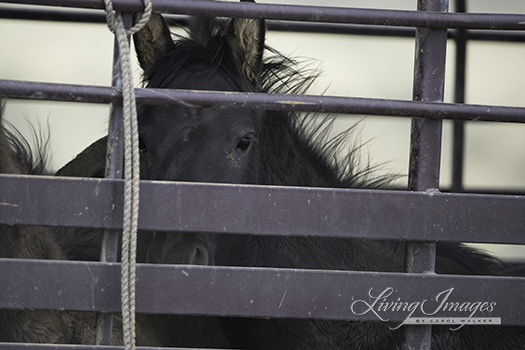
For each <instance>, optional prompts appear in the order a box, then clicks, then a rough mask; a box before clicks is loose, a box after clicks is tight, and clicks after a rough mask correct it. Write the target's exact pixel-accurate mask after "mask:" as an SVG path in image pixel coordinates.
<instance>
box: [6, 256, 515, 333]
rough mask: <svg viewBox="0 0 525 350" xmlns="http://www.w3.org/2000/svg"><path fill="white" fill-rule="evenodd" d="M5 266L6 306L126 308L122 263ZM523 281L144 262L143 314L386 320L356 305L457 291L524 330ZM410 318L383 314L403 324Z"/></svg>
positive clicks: (456, 298)
mask: <svg viewBox="0 0 525 350" xmlns="http://www.w3.org/2000/svg"><path fill="white" fill-rule="evenodd" d="M0 263H1V264H2V269H1V270H0V278H1V280H2V281H3V282H5V283H2V284H0V308H3V309H14V308H31V309H62V310H76V311H102V312H118V311H119V310H120V303H119V297H120V285H119V278H118V277H119V274H120V270H119V264H116V263H99V262H71V261H69V262H63V261H47V260H40V261H38V260H23V259H0ZM21 276H24V278H21ZM50 281H53V283H49V282H50ZM524 283H525V279H524V278H517V277H482V276H459V275H458V276H452V275H427V276H425V277H424V278H421V275H419V274H406V273H380V272H374V273H370V272H356V271H326V270H296V269H275V268H242V267H218V266H196V265H193V266H191V265H158V264H153V265H148V264H139V265H138V266H137V312H138V313H151V314H187V315H210V316H241V317H244V316H246V317H279V318H282V317H292V318H316V319H332V320H359V321H379V320H378V318H377V315H376V314H375V313H373V312H371V311H370V312H364V311H365V309H366V307H364V306H365V305H364V303H359V302H358V303H355V302H356V301H359V300H363V301H366V302H368V303H371V302H372V301H373V299H371V295H374V296H375V295H379V294H380V293H381V292H382V291H384V290H385V289H387V288H392V289H393V293H394V294H392V295H391V298H392V299H393V300H397V298H398V297H400V298H402V301H411V302H415V301H423V299H426V300H428V301H427V302H426V305H425V306H426V307H428V308H432V307H433V306H434V307H435V306H437V305H435V304H434V302H435V299H434V298H435V297H436V295H437V294H438V293H440V292H443V291H445V290H448V289H450V288H453V291H452V294H451V295H450V296H449V297H448V301H450V302H466V301H469V302H472V300H476V301H487V302H493V303H495V306H494V309H493V311H492V312H484V313H483V314H476V315H475V316H476V317H500V318H501V324H503V325H525V313H522V312H514V313H509V312H508V310H515V309H516V305H522V304H523V303H525V294H524V293H523V291H522V289H523V285H524ZM203 286H206V287H205V288H203ZM268 286H272V287H271V288H268ZM369 293H370V294H369ZM59 295H60V297H58V296H59ZM427 311H428V309H427ZM408 313H409V311H408V310H406V312H405V313H403V312H397V311H391V310H390V311H387V312H384V313H381V314H382V315H384V316H385V318H386V319H390V320H391V321H392V322H402V321H404V320H405V318H406V317H407V316H408ZM418 314H419V312H416V313H415V314H414V315H413V316H414V317H417V316H418ZM469 314H470V313H469ZM451 315H454V313H453V312H452V313H448V314H447V313H444V314H443V317H451ZM455 316H457V317H461V316H462V315H458V314H457V313H456V314H455ZM463 316H465V317H467V316H468V315H463Z"/></svg>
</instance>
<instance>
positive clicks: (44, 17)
mask: <svg viewBox="0 0 525 350" xmlns="http://www.w3.org/2000/svg"><path fill="white" fill-rule="evenodd" d="M0 18H7V19H22V20H40V21H59V22H76V23H79V22H86V23H104V24H105V23H106V15H105V14H104V13H98V12H96V13H93V12H87V13H84V12H79V11H67V10H62V9H60V10H53V9H52V10H48V9H40V10H33V9H26V8H2V7H1V6H0ZM165 18H166V19H167V20H168V21H169V22H170V23H177V24H179V25H182V26H186V25H187V24H188V17H186V16H179V15H165ZM266 24H267V29H268V30H270V31H284V32H296V33H324V34H345V35H370V36H389V37H405V38H413V37H414V34H415V32H414V29H412V28H395V27H384V26H370V25H369V26H365V25H352V24H340V23H339V24H333V23H307V22H292V21H272V20H268V21H266ZM455 36H456V30H455V29H450V30H449V31H448V37H449V38H454V37H455ZM468 39H469V40H488V41H505V42H525V33H523V32H516V33H512V32H494V31H470V32H469V35H468Z"/></svg>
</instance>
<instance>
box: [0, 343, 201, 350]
mask: <svg viewBox="0 0 525 350" xmlns="http://www.w3.org/2000/svg"><path fill="white" fill-rule="evenodd" d="M33 349H35V350H124V347H123V346H114V345H112V346H109V345H84V344H78V345H77V344H75V345H65V344H30V343H0V350H33ZM135 349H136V350H199V349H195V348H191V349H190V348H168V347H162V348H155V347H148V346H137V347H135ZM202 350H206V349H202Z"/></svg>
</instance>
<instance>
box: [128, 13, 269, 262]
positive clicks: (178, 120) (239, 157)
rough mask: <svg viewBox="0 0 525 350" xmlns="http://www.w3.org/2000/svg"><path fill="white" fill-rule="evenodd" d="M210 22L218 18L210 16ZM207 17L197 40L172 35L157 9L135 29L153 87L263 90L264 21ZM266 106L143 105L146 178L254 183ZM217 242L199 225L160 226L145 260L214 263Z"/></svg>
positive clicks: (141, 123)
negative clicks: (178, 229)
mask: <svg viewBox="0 0 525 350" xmlns="http://www.w3.org/2000/svg"><path fill="white" fill-rule="evenodd" d="M212 22H213V23H212ZM217 23H218V22H216V21H215V20H210V23H208V24H207V25H206V26H205V28H203V31H202V33H204V34H202V35H199V36H198V40H192V39H183V38H180V39H177V40H176V41H173V40H172V38H171V35H170V32H169V29H168V26H167V24H166V22H165V20H164V19H163V17H162V16H161V15H160V14H153V15H152V17H151V18H150V20H149V22H148V24H147V25H146V27H145V28H143V29H142V30H141V31H139V32H138V33H137V34H135V36H134V42H135V47H136V51H137V56H138V59H139V63H140V66H141V68H142V69H143V71H144V81H145V82H146V83H147V87H148V88H157V89H159V88H160V89H186V90H214V91H234V92H253V91H260V89H261V87H260V74H261V69H262V51H263V48H264V22H263V21H262V20H247V19H233V20H231V22H228V23H222V25H219V26H217ZM261 113H262V112H260V111H256V110H245V109H223V108H206V109H204V108H197V107H195V106H191V105H186V104H178V105H159V106H144V107H143V108H141V109H140V111H139V133H140V148H141V154H142V159H143V165H144V169H145V174H144V176H145V178H147V179H149V180H170V181H197V182H214V183H245V184H249V183H257V182H258V179H257V172H256V171H255V170H254V169H256V163H257V160H258V157H257V150H256V148H257V144H258V130H259V127H260V124H261V119H262V118H261V117H262V115H261ZM212 247H213V244H212V241H211V238H210V237H209V235H206V234H202V233H179V234H167V233H161V232H155V233H154V238H153V240H152V241H151V243H150V244H149V245H148V250H147V253H146V261H147V262H157V263H189V264H212V263H213V253H212V252H211V251H210V250H212V249H213V248H212Z"/></svg>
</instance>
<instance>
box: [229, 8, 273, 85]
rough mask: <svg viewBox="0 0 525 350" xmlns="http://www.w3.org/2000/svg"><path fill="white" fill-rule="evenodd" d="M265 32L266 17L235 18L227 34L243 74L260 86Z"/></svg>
mask: <svg viewBox="0 0 525 350" xmlns="http://www.w3.org/2000/svg"><path fill="white" fill-rule="evenodd" d="M241 1H246V2H255V1H253V0H241ZM265 33H266V28H265V23H264V19H245V18H234V19H233V20H232V22H231V24H230V27H229V29H228V34H227V39H228V44H229V45H230V47H231V49H232V52H233V55H234V56H235V57H236V58H237V59H238V60H239V63H240V64H241V67H242V72H243V74H244V75H245V76H246V78H248V80H249V81H250V82H251V83H252V84H253V85H254V86H255V87H258V88H259V87H260V85H261V73H262V69H263V51H264V36H265Z"/></svg>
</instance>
